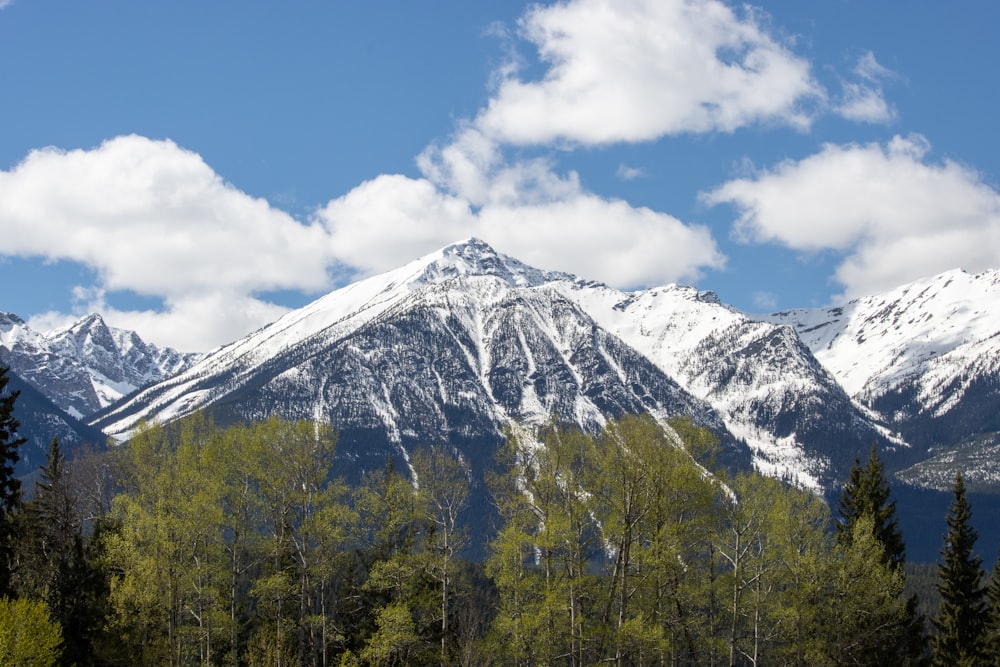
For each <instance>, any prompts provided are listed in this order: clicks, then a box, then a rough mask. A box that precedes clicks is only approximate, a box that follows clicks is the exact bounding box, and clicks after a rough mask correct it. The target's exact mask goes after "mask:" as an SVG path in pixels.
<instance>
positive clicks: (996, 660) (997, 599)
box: [983, 558, 1000, 665]
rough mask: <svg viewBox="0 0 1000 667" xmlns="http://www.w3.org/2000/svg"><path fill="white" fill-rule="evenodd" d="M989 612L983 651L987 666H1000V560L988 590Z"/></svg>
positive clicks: (995, 567)
mask: <svg viewBox="0 0 1000 667" xmlns="http://www.w3.org/2000/svg"><path fill="white" fill-rule="evenodd" d="M986 600H987V604H988V612H987V616H986V623H985V626H984V627H983V651H984V653H985V656H986V658H987V664H990V665H1000V558H997V561H996V564H995V565H994V566H993V574H992V575H991V576H990V583H989V586H987V589H986Z"/></svg>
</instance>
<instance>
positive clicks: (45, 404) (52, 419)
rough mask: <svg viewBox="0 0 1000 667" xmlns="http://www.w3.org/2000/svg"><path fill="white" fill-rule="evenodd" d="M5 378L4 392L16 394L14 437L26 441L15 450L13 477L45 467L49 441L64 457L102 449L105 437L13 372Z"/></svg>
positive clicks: (29, 487) (27, 490) (26, 489)
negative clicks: (85, 448) (56, 442)
mask: <svg viewBox="0 0 1000 667" xmlns="http://www.w3.org/2000/svg"><path fill="white" fill-rule="evenodd" d="M7 377H8V384H7V387H6V390H7V391H8V392H15V391H16V392H19V395H18V397H17V400H16V401H15V402H14V418H15V419H17V421H18V422H19V426H18V429H17V434H18V436H20V437H23V438H25V439H26V440H27V442H25V443H24V444H23V445H21V446H20V447H19V448H18V456H19V458H18V461H17V464H16V465H15V466H14V474H15V475H16V476H18V477H22V476H26V475H29V474H31V473H32V472H35V471H37V470H38V468H39V466H41V465H44V464H45V457H46V454H47V453H48V450H49V444H50V443H51V442H52V439H53V438H59V445H60V447H61V449H62V451H63V452H64V453H65V454H67V455H72V454H73V453H74V452H75V451H76V450H78V449H79V448H80V447H82V446H87V445H89V446H91V447H92V448H94V449H95V450H99V449H101V448H103V446H104V444H105V442H106V441H107V437H106V436H105V435H104V434H103V433H101V432H100V431H99V430H98V429H96V428H93V427H91V426H87V425H86V424H84V423H83V422H81V421H80V420H78V419H76V418H74V417H71V416H70V415H68V414H66V412H65V411H63V410H61V409H60V408H59V407H58V406H56V405H55V404H54V403H53V402H52V401H51V400H49V398H48V397H47V396H45V394H43V393H42V392H41V391H39V390H38V389H37V388H36V387H35V386H34V385H32V384H30V383H29V382H26V381H25V380H23V379H22V378H21V377H20V376H18V374H17V373H15V372H14V371H8V374H7ZM31 490H32V487H31V486H30V485H29V486H28V487H27V488H25V489H24V491H25V492H26V493H30V492H31Z"/></svg>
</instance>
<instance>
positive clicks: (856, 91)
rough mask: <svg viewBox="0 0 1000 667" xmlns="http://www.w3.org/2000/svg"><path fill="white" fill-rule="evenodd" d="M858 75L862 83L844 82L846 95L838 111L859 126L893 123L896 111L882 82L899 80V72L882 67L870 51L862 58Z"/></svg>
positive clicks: (843, 96) (836, 107)
mask: <svg viewBox="0 0 1000 667" xmlns="http://www.w3.org/2000/svg"><path fill="white" fill-rule="evenodd" d="M854 74H855V75H856V76H857V77H858V79H860V80H859V81H854V82H851V81H844V82H843V84H842V85H843V94H842V96H841V99H840V102H839V104H837V105H836V106H835V107H834V112H835V113H837V114H839V115H841V116H843V117H844V118H847V119H848V120H852V121H855V122H859V123H887V122H889V121H891V120H893V119H894V118H895V117H896V110H895V109H894V108H893V107H892V106H891V105H890V104H889V102H888V101H886V99H885V94H884V92H883V90H882V83H881V82H882V81H883V80H884V79H892V78H895V76H896V75H895V73H894V72H892V71H891V70H889V69H887V68H885V67H883V66H882V65H880V64H879V62H878V61H877V60H876V59H875V54H873V53H872V52H871V51H869V52H867V53H865V54H864V55H863V56H861V58H859V59H858V64H857V65H856V66H855V67H854Z"/></svg>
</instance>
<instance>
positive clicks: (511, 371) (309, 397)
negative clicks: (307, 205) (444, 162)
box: [95, 240, 735, 467]
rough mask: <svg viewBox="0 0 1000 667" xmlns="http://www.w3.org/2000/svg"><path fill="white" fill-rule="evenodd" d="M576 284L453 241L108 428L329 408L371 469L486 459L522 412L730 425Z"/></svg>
mask: <svg viewBox="0 0 1000 667" xmlns="http://www.w3.org/2000/svg"><path fill="white" fill-rule="evenodd" d="M572 280H573V279H572V278H571V277H570V276H567V275H565V274H558V273H548V272H544V271H540V270H538V269H534V268H531V267H528V266H526V265H524V264H522V263H520V262H518V261H517V260H514V259H512V258H509V257H505V256H503V255H500V254H498V253H496V252H495V251H494V250H493V249H492V248H490V247H489V246H487V245H486V244H484V243H482V242H480V241H476V240H470V241H468V242H465V243H461V244H455V245H452V246H449V247H447V248H444V249H443V250H441V251H439V252H437V253H433V254H431V255H428V256H426V257H424V258H421V259H419V260H417V261H415V262H413V263H411V264H408V265H406V266H404V267H402V268H400V269H397V270H395V271H391V272H389V273H385V274H382V275H379V276H375V277H372V278H369V279H367V280H363V281H360V282H357V283H355V284H352V285H349V286H348V287H345V288H343V289H340V290H337V291H335V292H332V293H331V294H329V295H327V296H325V297H323V298H321V299H319V300H317V301H316V302H314V303H312V304H310V305H308V306H306V307H305V308H302V309H300V310H297V311H294V312H292V313H289V314H287V315H285V316H284V317H282V318H281V319H279V320H277V321H276V322H274V323H273V324H271V325H269V326H267V327H264V328H263V329H261V330H259V331H257V332H255V333H253V334H251V335H250V336H248V337H246V338H244V339H243V340H240V341H237V342H236V343H233V344H232V345H229V346H226V347H223V348H221V349H219V350H217V351H216V352H214V353H212V354H210V355H208V356H206V357H205V358H203V359H202V360H201V361H200V362H198V363H196V364H195V365H193V366H192V367H190V368H189V369H188V370H186V371H185V372H183V373H181V374H179V375H177V376H175V377H173V378H171V379H169V380H167V381H165V382H162V383H159V384H157V385H154V386H152V387H150V388H148V389H147V390H145V391H142V392H140V393H138V394H137V395H135V396H133V397H131V398H129V399H128V400H126V401H123V402H121V403H119V404H117V405H115V406H113V407H112V408H111V409H109V410H107V411H105V412H104V413H102V414H100V415H99V416H98V419H97V420H96V422H95V423H96V424H97V425H98V426H99V427H101V428H102V429H103V430H104V431H105V432H106V433H108V434H110V435H113V436H116V437H125V436H127V435H128V434H129V433H130V431H131V430H132V429H133V428H134V427H135V426H136V424H137V423H138V421H139V420H141V419H157V420H163V419H170V418H173V417H178V416H181V415H184V414H188V413H190V412H192V411H194V410H197V409H199V408H203V407H207V408H210V409H211V411H212V412H214V413H215V414H216V418H217V419H219V420H222V421H226V420H227V419H237V418H239V419H245V418H255V417H261V416H266V415H268V414H271V413H274V412H277V413H279V414H282V415H283V416H286V417H290V418H310V419H311V418H317V417H318V418H321V419H326V420H329V421H331V422H332V423H333V424H334V425H335V426H336V427H337V429H338V431H339V432H340V445H339V448H340V451H341V453H342V455H344V456H347V457H349V458H354V459H365V461H362V463H361V467H370V466H371V465H379V464H380V463H381V462H383V461H384V460H385V457H386V456H387V455H400V456H401V457H402V458H404V459H405V458H406V451H407V448H408V447H410V446H413V445H415V444H421V443H433V442H442V441H447V442H451V443H453V444H460V443H464V447H463V449H464V450H465V453H466V455H468V456H469V458H470V459H472V460H476V459H479V460H481V461H482V460H486V461H488V460H489V459H491V457H492V451H493V448H494V446H495V444H496V443H497V442H498V441H499V439H500V438H501V437H502V432H503V429H504V427H505V426H507V425H509V424H510V423H511V422H512V421H517V422H524V423H534V424H537V423H541V422H544V421H546V420H548V419H550V418H552V417H553V416H557V417H558V418H560V419H562V420H565V421H568V422H572V423H576V424H579V425H581V426H582V427H584V428H587V429H590V430H593V429H594V428H596V427H597V426H599V425H600V424H602V423H603V422H604V420H605V419H606V417H607V416H608V415H617V414H622V413H625V412H638V411H646V412H650V413H652V414H654V415H657V416H660V417H662V418H667V417H669V416H671V415H675V414H685V415H690V416H692V417H693V418H694V419H695V420H696V421H698V422H699V423H702V424H706V425H709V426H711V427H713V428H715V429H716V430H719V431H723V432H724V430H725V427H724V425H723V422H722V420H721V419H720V418H719V416H718V415H717V414H716V413H715V411H714V410H713V409H712V408H711V406H710V405H708V404H707V403H706V402H704V401H702V400H699V399H697V398H695V397H693V396H691V395H690V394H689V393H688V392H686V391H684V389H683V388H681V387H680V386H679V385H678V384H677V383H676V382H674V381H673V380H671V379H670V378H669V377H668V376H667V375H666V374H664V373H663V372H662V371H661V370H660V369H659V368H657V367H656V366H655V365H654V364H653V363H651V362H650V361H649V360H648V359H646V358H645V357H643V356H642V355H641V354H639V353H638V352H636V351H635V350H633V349H632V348H630V347H629V346H628V345H626V344H624V343H623V342H622V341H621V340H620V339H618V338H617V337H615V336H614V335H612V334H610V333H608V332H607V331H606V330H604V329H603V328H601V327H600V326H599V325H598V324H597V323H596V322H595V321H594V320H593V318H592V317H590V316H589V315H588V314H587V313H586V312H585V311H584V310H582V309H581V308H580V307H579V305H578V304H576V303H575V302H574V301H572V300H571V299H568V298H566V297H565V296H564V295H563V293H562V292H561V291H560V289H559V288H558V285H561V284H563V283H569V282H572ZM731 444H732V443H731ZM734 446H735V445H734Z"/></svg>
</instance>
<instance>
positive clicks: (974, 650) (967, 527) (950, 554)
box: [933, 472, 987, 667]
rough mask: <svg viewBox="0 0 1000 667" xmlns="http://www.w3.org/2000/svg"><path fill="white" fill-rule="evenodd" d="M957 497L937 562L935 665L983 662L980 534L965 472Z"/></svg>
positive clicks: (957, 482)
mask: <svg viewBox="0 0 1000 667" xmlns="http://www.w3.org/2000/svg"><path fill="white" fill-rule="evenodd" d="M954 495H955V498H954V500H953V501H952V505H951V509H950V510H949V511H948V533H947V534H946V535H945V538H944V547H943V548H942V550H941V561H940V562H939V564H938V585H937V588H938V591H940V593H941V608H940V610H939V612H938V615H937V617H936V618H935V619H934V627H935V628H936V629H937V634H936V635H935V636H934V639H933V644H934V664H936V665H948V666H949V667H954V666H955V665H972V664H982V658H983V646H982V636H983V627H984V625H985V622H986V613H987V607H986V599H985V598H986V589H985V588H984V587H983V585H982V579H983V570H982V563H983V561H982V559H981V558H980V557H979V556H977V555H976V554H975V551H974V548H975V546H976V540H977V539H978V538H979V534H978V533H977V532H976V529H975V528H974V527H973V526H972V506H971V505H970V504H969V501H968V499H967V498H966V496H965V482H964V481H963V480H962V473H961V472H960V473H958V474H957V475H956V476H955V485H954Z"/></svg>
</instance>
